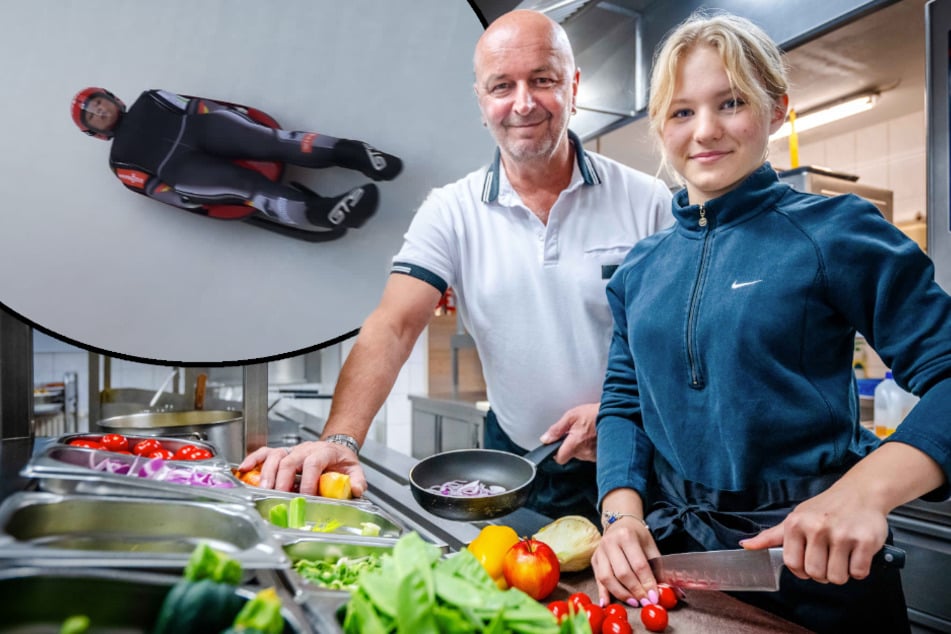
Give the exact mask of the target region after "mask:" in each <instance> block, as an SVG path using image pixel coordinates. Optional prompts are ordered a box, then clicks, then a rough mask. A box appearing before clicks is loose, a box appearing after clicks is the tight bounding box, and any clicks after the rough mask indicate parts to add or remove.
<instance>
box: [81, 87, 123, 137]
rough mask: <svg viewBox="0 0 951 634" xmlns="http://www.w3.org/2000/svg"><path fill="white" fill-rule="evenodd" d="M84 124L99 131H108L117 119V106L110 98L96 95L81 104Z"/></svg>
mask: <svg viewBox="0 0 951 634" xmlns="http://www.w3.org/2000/svg"><path fill="white" fill-rule="evenodd" d="M83 118H84V119H85V121H86V125H88V126H89V127H90V128H93V129H95V130H98V131H100V132H109V131H110V130H112V128H114V127H115V125H116V123H117V122H118V121H119V107H118V106H117V105H116V104H115V102H114V101H113V100H112V99H109V98H108V97H105V96H103V95H96V96H95V97H93V98H92V99H89V100H87V101H86V103H85V104H83Z"/></svg>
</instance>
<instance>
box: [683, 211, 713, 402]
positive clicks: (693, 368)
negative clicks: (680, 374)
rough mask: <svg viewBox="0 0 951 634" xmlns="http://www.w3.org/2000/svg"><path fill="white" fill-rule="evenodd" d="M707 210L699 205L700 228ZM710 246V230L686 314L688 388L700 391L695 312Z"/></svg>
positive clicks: (704, 222) (705, 220)
mask: <svg viewBox="0 0 951 634" xmlns="http://www.w3.org/2000/svg"><path fill="white" fill-rule="evenodd" d="M706 214H707V210H706V209H704V207H703V203H700V219H699V220H698V221H697V224H698V225H700V226H701V227H706V226H707V217H706ZM709 245H710V230H709V229H707V230H706V233H705V234H704V236H703V249H702V250H701V252H700V267H699V268H698V269H697V278H696V280H694V285H693V291H692V292H691V293H690V310H689V312H688V313H687V365H688V369H689V371H690V387H693V388H697V389H700V388H701V387H703V379H702V377H701V376H700V368H699V364H698V363H697V360H696V357H695V356H694V353H693V349H694V341H695V340H696V338H697V336H696V335H697V333H696V329H697V310H698V306H697V304H698V301H699V295H700V283H701V281H702V280H703V274H704V271H705V270H706V268H707V252H708V251H709Z"/></svg>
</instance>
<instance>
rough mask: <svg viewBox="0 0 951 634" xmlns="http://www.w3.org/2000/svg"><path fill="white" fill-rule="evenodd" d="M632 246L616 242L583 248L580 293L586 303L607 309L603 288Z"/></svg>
mask: <svg viewBox="0 0 951 634" xmlns="http://www.w3.org/2000/svg"><path fill="white" fill-rule="evenodd" d="M632 246H633V245H630V244H618V245H610V246H604V247H592V248H589V249H585V251H584V260H583V264H582V266H583V267H584V276H583V277H584V288H583V290H582V294H583V295H584V300H585V303H586V304H588V305H589V306H591V307H604V310H605V311H607V303H608V300H607V296H606V295H605V294H604V289H605V287H607V285H608V280H609V279H611V276H612V275H614V272H615V271H616V270H617V268H618V267H619V266H620V265H621V263H622V262H623V261H624V257H625V256H626V255H627V252H628V251H630V250H631V247H632Z"/></svg>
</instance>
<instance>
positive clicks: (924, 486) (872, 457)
mask: <svg viewBox="0 0 951 634" xmlns="http://www.w3.org/2000/svg"><path fill="white" fill-rule="evenodd" d="M944 481H945V480H944V474H943V472H942V471H941V467H940V466H938V464H937V463H936V462H934V461H933V460H932V459H931V458H929V457H928V456H927V455H925V454H924V453H923V452H921V451H919V450H918V449H916V448H914V447H911V446H910V445H905V444H903V443H898V442H889V443H884V444H883V445H882V446H881V447H879V448H878V449H876V450H875V451H873V452H872V453H871V454H869V455H868V456H866V457H865V458H863V459H862V460H861V461H859V462H858V464H856V465H855V466H854V467H852V468H851V469H849V471H848V472H847V473H846V474H845V475H844V476H842V477H841V478H840V479H839V481H838V482H836V483H835V484H833V485H832V486H831V487H829V488H828V489H826V490H825V491H823V492H822V493H820V494H819V495H817V496H815V497H813V498H810V499H808V500H806V501H804V502H802V503H801V504H799V505H798V506H797V507H796V508H795V509H793V511H792V512H791V513H790V514H789V515H787V516H786V519H785V520H783V521H782V522H781V523H780V524H777V525H776V526H773V527H772V528H768V529H766V530H764V531H762V532H761V533H759V534H758V535H756V536H755V537H751V538H749V539H745V540H743V541H741V542H740V545H741V546H742V547H743V548H747V549H750V550H759V549H762V548H772V547H776V546H782V549H783V563H784V564H785V566H786V568H788V569H789V571H790V572H791V573H792V574H794V575H796V576H797V577H799V578H800V579H813V580H815V581H818V582H819V583H832V584H836V585H841V584H844V583H845V582H847V581H848V580H849V579H850V578H852V579H864V578H865V577H867V576H868V575H869V571H870V570H871V566H872V557H874V556H875V554H876V553H877V552H878V551H879V550H881V548H882V546H883V545H884V544H885V539H886V538H887V537H888V519H887V518H888V514H889V513H890V512H891V511H892V510H893V509H894V508H895V507H897V506H899V505H901V504H903V503H905V502H906V501H908V500H910V499H914V498H915V497H918V496H920V495H924V494H925V493H928V492H929V491H932V490H934V489H936V488H938V487H940V486H941V485H942V484H944Z"/></svg>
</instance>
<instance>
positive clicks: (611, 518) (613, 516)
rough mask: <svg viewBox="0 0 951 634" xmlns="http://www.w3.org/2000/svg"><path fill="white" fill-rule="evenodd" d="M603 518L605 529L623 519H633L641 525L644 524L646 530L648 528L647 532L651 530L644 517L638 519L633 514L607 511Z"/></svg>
mask: <svg viewBox="0 0 951 634" xmlns="http://www.w3.org/2000/svg"><path fill="white" fill-rule="evenodd" d="M601 517H603V518H604V527H605V528H607V527H608V526H610V525H611V524H613V523H614V522H616V521H618V520H619V519H621V518H622V517H631V518H633V519H636V520H637V521H638V522H640V523H641V524H643V525H644V528H646V529H647V530H650V529H651V527H650V526H648V525H647V522H645V521H644V518H643V517H638V516H637V515H633V514H631V513H618V512H617V511H605V512H604V513H602V514H601Z"/></svg>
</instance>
